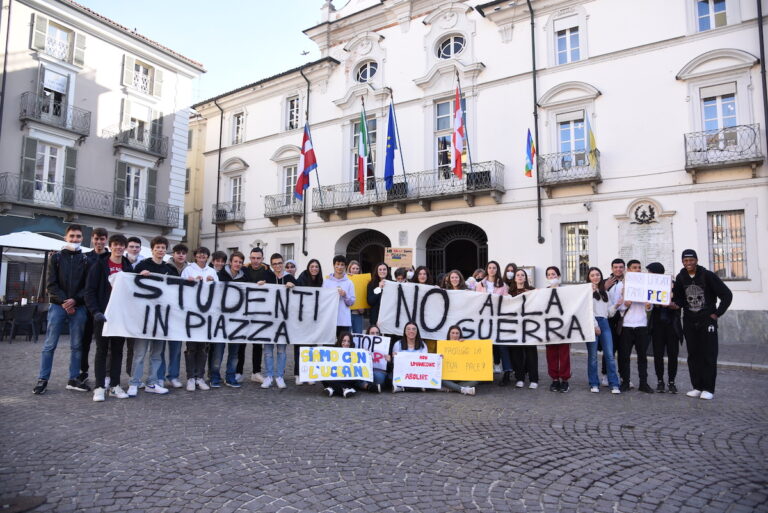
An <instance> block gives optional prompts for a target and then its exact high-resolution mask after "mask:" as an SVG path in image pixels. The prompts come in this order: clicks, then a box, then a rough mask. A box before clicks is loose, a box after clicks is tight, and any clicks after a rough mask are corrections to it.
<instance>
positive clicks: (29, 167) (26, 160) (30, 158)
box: [19, 137, 37, 200]
mask: <svg viewBox="0 0 768 513" xmlns="http://www.w3.org/2000/svg"><path fill="white" fill-rule="evenodd" d="M22 146H23V147H22V150H21V183H20V184H19V189H20V190H19V195H20V196H21V199H27V200H31V199H33V198H34V197H35V162H36V160H37V139H32V138H31V137H25V138H24V140H23V141H22Z"/></svg>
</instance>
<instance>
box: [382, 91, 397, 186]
mask: <svg viewBox="0 0 768 513" xmlns="http://www.w3.org/2000/svg"><path fill="white" fill-rule="evenodd" d="M396 130H397V128H396V125H395V106H394V105H392V104H391V103H390V104H389V120H388V121H387V154H386V155H385V157H384V184H385V186H386V189H387V190H390V189H391V188H392V185H393V181H394V178H395V150H396V149H397V132H396Z"/></svg>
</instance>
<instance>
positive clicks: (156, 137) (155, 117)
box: [149, 110, 163, 153]
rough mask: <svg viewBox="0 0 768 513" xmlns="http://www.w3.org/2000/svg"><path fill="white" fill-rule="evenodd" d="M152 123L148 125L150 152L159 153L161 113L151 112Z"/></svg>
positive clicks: (161, 126)
mask: <svg viewBox="0 0 768 513" xmlns="http://www.w3.org/2000/svg"><path fill="white" fill-rule="evenodd" d="M151 114H152V118H151V119H152V121H151V122H150V125H149V138H150V141H149V144H150V149H151V150H152V151H155V152H158V153H161V152H162V149H163V148H162V145H163V113H162V112H160V111H156V110H153V111H152V112H151Z"/></svg>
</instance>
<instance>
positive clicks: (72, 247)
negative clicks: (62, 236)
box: [64, 242, 80, 251]
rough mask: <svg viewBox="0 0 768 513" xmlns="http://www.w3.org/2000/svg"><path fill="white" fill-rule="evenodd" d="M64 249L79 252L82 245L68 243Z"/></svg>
mask: <svg viewBox="0 0 768 513" xmlns="http://www.w3.org/2000/svg"><path fill="white" fill-rule="evenodd" d="M64 249H68V250H70V251H77V250H78V249H80V243H79V242H67V243H66V244H64Z"/></svg>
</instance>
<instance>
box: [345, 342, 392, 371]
mask: <svg viewBox="0 0 768 513" xmlns="http://www.w3.org/2000/svg"><path fill="white" fill-rule="evenodd" d="M352 342H353V343H354V344H355V347H356V348H358V349H365V350H366V351H369V352H370V353H371V354H372V355H373V368H374V369H376V370H384V371H385V370H387V359H386V356H387V355H388V354H389V348H390V347H391V346H392V341H391V340H390V338H389V337H385V336H384V335H366V334H364V333H353V334H352Z"/></svg>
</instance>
